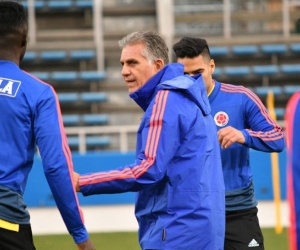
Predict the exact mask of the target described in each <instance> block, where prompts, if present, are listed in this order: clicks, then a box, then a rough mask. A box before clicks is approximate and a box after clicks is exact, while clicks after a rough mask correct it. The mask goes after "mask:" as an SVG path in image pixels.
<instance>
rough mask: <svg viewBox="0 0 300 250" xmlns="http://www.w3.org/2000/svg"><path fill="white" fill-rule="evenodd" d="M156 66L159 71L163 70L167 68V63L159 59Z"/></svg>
mask: <svg viewBox="0 0 300 250" xmlns="http://www.w3.org/2000/svg"><path fill="white" fill-rule="evenodd" d="M154 64H155V69H156V70H157V71H159V70H161V69H162V68H163V67H164V66H165V63H164V61H163V60H162V59H157V60H156V61H155V62H154Z"/></svg>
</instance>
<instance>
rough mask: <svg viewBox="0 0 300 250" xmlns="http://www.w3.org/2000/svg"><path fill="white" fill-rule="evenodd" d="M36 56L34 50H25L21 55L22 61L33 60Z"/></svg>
mask: <svg viewBox="0 0 300 250" xmlns="http://www.w3.org/2000/svg"><path fill="white" fill-rule="evenodd" d="M36 57H37V53H36V52H35V51H27V52H26V53H25V55H24V57H23V61H34V60H35V59H36Z"/></svg>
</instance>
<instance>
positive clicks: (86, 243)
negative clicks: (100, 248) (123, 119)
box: [77, 239, 96, 250]
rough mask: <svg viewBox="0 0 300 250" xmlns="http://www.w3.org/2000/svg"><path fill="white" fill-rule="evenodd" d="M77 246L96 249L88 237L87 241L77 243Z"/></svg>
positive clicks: (90, 249)
mask: <svg viewBox="0 0 300 250" xmlns="http://www.w3.org/2000/svg"><path fill="white" fill-rule="evenodd" d="M77 247H78V249H79V250H96V248H95V247H94V245H93V243H92V241H91V240H90V239H87V240H86V241H84V242H81V243H79V244H77Z"/></svg>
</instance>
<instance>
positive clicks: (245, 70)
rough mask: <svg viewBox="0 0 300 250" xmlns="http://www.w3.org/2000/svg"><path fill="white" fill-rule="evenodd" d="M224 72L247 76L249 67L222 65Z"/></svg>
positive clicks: (231, 74) (229, 74) (230, 74)
mask: <svg viewBox="0 0 300 250" xmlns="http://www.w3.org/2000/svg"><path fill="white" fill-rule="evenodd" d="M224 74H225V75H228V76H247V75H249V74H250V67H248V66H236V67H224Z"/></svg>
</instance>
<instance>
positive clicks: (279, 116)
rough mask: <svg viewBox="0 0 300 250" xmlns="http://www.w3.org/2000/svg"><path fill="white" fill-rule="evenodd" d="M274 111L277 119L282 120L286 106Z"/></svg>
mask: <svg viewBox="0 0 300 250" xmlns="http://www.w3.org/2000/svg"><path fill="white" fill-rule="evenodd" d="M274 111H275V115H276V118H277V119H280V120H282V119H283V118H284V114H285V109H284V108H275V109H274Z"/></svg>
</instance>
